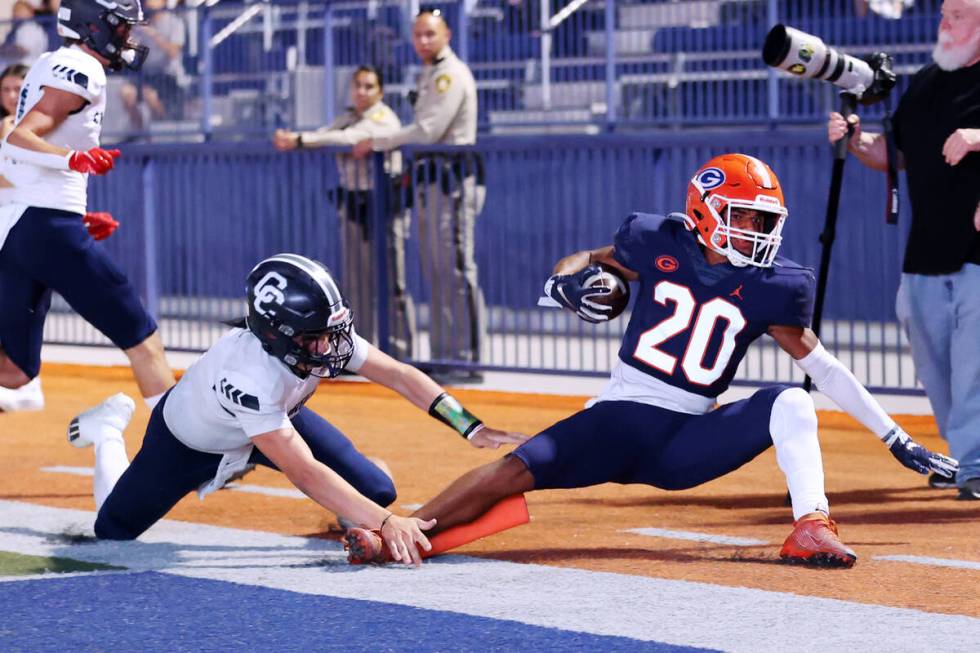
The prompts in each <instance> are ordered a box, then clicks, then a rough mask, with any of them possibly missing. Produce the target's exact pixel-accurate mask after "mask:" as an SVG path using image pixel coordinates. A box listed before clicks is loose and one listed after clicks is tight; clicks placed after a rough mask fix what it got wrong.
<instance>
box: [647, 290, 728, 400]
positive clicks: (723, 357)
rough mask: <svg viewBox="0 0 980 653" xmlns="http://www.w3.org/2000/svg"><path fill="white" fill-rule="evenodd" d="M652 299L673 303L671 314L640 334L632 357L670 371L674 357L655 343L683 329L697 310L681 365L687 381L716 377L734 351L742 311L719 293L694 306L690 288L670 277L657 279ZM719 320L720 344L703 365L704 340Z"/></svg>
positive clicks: (708, 382)
mask: <svg viewBox="0 0 980 653" xmlns="http://www.w3.org/2000/svg"><path fill="white" fill-rule="evenodd" d="M653 299H654V300H655V301H656V302H657V303H658V304H662V305H664V306H666V305H667V302H671V303H672V304H673V305H674V314H673V315H671V316H670V317H668V318H667V319H666V320H663V321H662V322H660V324H658V325H656V326H655V327H653V328H652V329H649V330H648V331H646V332H645V333H644V334H643V335H642V336H640V339H639V341H638V342H637V343H636V351H635V352H633V357H634V358H636V359H638V360H641V361H643V362H644V363H646V364H647V365H649V366H650V367H653V368H656V369H658V370H660V371H661V372H663V373H664V374H668V375H673V373H674V369H675V368H676V367H677V357H675V356H672V355H670V354H668V353H667V352H665V351H662V350H660V349H658V348H657V347H658V346H659V345H661V344H663V343H664V342H666V341H667V340H670V339H671V338H673V337H674V336H676V335H677V334H678V333H681V332H682V331H685V330H687V328H688V327H690V326H691V321H692V318H694V313H695V311H697V318H696V319H694V326H693V328H691V336H690V339H689V340H688V342H687V349H686V350H685V351H684V356H683V357H682V358H681V369H682V370H684V375H685V376H686V377H687V380H688V381H690V382H691V383H696V384H698V385H711V384H712V383H714V382H715V381H717V380H718V379H720V378H721V375H722V374H724V372H725V368H726V367H727V366H728V361H729V360H730V359H731V357H732V352H734V351H735V337H736V336H737V335H738V334H739V333H740V332H741V331H742V329H744V328H745V325H746V321H745V316H743V315H742V311H740V310H739V309H738V307H737V306H735V305H734V304H730V303H729V302H727V301H725V300H724V299H722V298H721V297H715V298H714V299H712V300H710V301H707V302H705V303H704V304H702V305H701V307H700V310H698V305H697V302H696V301H695V300H694V295H692V294H691V291H690V289H689V288H687V287H685V286H681V285H679V284H676V283H673V282H671V281H661V282H660V283H658V284H657V285H656V286H655V287H654V289H653ZM719 321H722V322H724V324H725V331H724V333H722V341H721V348H720V349H719V350H718V355H717V356H715V360H714V363H712V364H711V365H710V366H707V367H706V366H705V360H704V357H705V355H706V354H707V350H708V343H710V342H711V334H712V333H714V331H715V328H716V326H717V325H718V322H719Z"/></svg>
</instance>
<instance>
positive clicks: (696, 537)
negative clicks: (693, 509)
mask: <svg viewBox="0 0 980 653" xmlns="http://www.w3.org/2000/svg"><path fill="white" fill-rule="evenodd" d="M623 532H624V533H636V534H637V535H646V536H648V537H661V538H665V539H668V540H687V541H690V542H709V543H711V544H731V545H732V546H759V545H762V544H769V543H768V542H766V541H765V540H753V539H752V538H749V537H734V536H731V535H712V534H711V533H695V532H693V531H672V530H668V529H666V528H628V529H626V530H625V531H623Z"/></svg>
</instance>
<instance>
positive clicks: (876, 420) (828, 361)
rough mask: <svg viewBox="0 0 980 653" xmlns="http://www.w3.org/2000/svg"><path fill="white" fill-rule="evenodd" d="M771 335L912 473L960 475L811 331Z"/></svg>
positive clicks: (777, 329)
mask: <svg viewBox="0 0 980 653" xmlns="http://www.w3.org/2000/svg"><path fill="white" fill-rule="evenodd" d="M769 335H770V336H772V337H773V339H775V340H776V342H777V343H779V346H780V347H782V349H783V350H784V351H785V352H786V353H788V354H789V355H790V356H792V357H793V360H794V362H795V363H796V365H797V366H798V367H799V368H800V369H802V370H803V371H804V372H806V373H807V374H808V375H809V376H810V378H812V379H813V382H814V384H815V385H816V386H817V388H819V390H820V391H821V392H823V393H824V394H825V395H827V396H828V397H830V399H831V400H832V401H833V402H834V403H835V404H837V405H838V406H840V407H841V408H843V409H844V410H845V411H846V412H847V413H848V414H849V415H851V416H852V417H853V418H854V419H856V420H857V421H859V422H861V424H863V425H864V426H866V427H867V428H868V429H869V430H870V431H871V432H872V433H874V434H875V435H877V436H878V438H879V439H880V440H882V441H883V442H884V443H885V444H886V445H887V446H888V449H889V451H891V452H892V455H893V456H895V458H897V459H898V461H899V462H900V463H902V464H903V465H905V466H906V467H908V468H909V469H911V470H913V471H916V472H919V473H920V474H928V473H929V472H936V473H938V474H940V475H942V476H947V477H949V476H952V475H953V474H955V473H956V469H957V467H958V463H957V462H956V461H955V460H953V459H952V458H949V457H947V456H944V455H942V454H938V453H933V452H931V451H929V450H928V449H926V448H925V447H922V446H921V445H919V444H917V443H916V442H915V441H914V440H912V438H910V437H909V435H908V434H907V433H906V432H905V431H904V430H903V429H902V427H901V426H899V425H898V424H896V423H895V420H893V419H892V418H891V417H889V416H888V414H887V413H886V412H885V410H884V409H883V408H882V407H881V405H880V404H879V403H878V402H877V401H875V399H874V397H872V396H871V393H870V392H868V391H867V389H866V388H865V387H864V386H863V385H861V382H860V381H858V380H857V378H855V376H854V374H852V373H851V371H850V370H849V369H847V367H845V366H844V364H843V363H841V362H840V361H839V360H837V359H836V358H835V357H834V356H833V355H832V354H831V353H830V352H828V351H827V350H826V349H824V348H823V345H821V344H820V341H819V340H818V339H817V336H816V334H815V333H813V331H811V330H810V329H805V328H802V327H791V326H772V327H770V328H769Z"/></svg>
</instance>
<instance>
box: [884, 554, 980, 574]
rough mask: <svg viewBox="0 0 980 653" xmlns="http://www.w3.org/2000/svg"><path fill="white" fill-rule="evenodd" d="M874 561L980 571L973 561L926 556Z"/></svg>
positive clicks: (891, 557) (897, 557)
mask: <svg viewBox="0 0 980 653" xmlns="http://www.w3.org/2000/svg"><path fill="white" fill-rule="evenodd" d="M872 560H887V561H889V562H910V563H912V564H914V565H928V566H930V567H955V568H956V569H976V570H978V571H980V562H976V561H972V560H954V559H951V558H928V557H925V556H909V555H892V556H874V557H873V558H872Z"/></svg>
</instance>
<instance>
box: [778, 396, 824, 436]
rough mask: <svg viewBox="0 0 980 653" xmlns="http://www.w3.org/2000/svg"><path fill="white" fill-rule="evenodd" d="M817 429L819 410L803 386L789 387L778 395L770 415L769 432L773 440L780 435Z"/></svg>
mask: <svg viewBox="0 0 980 653" xmlns="http://www.w3.org/2000/svg"><path fill="white" fill-rule="evenodd" d="M816 431H817V411H816V408H814V405H813V398H812V397H811V396H810V393H808V392H807V391H806V390H804V389H803V388H789V389H788V390H783V391H782V392H780V393H779V395H777V396H776V399H775V400H774V401H773V402H772V413H771V414H770V417H769V433H770V435H771V436H772V438H773V442H775V441H776V440H777V438H780V437H787V436H788V437H792V436H794V435H797V434H801V433H807V432H810V433H816Z"/></svg>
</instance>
